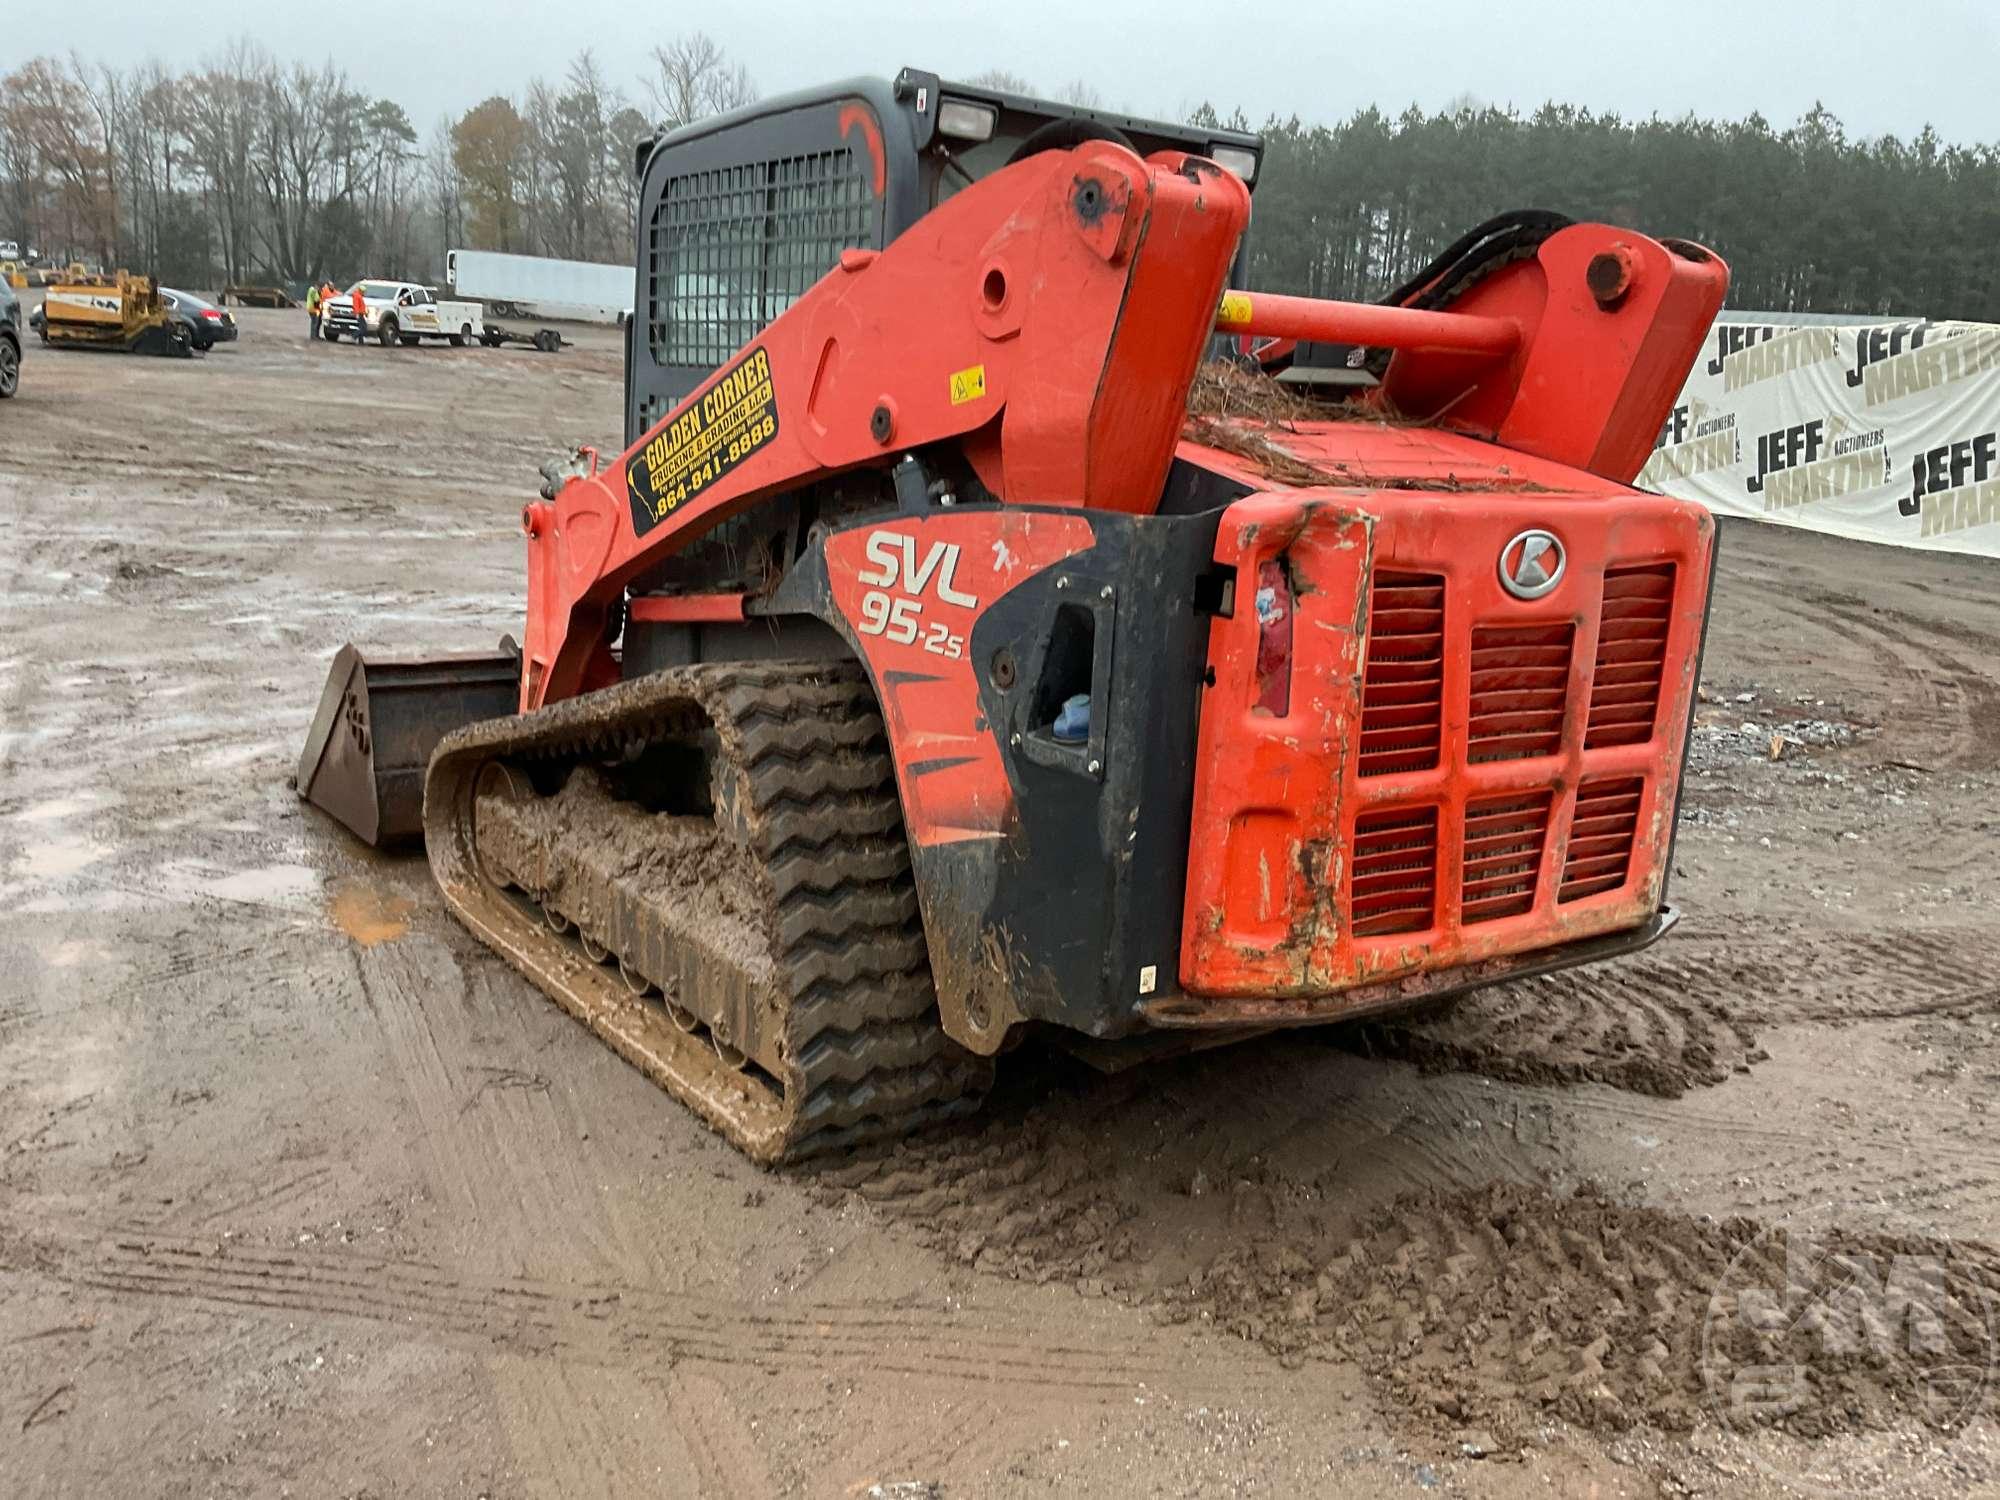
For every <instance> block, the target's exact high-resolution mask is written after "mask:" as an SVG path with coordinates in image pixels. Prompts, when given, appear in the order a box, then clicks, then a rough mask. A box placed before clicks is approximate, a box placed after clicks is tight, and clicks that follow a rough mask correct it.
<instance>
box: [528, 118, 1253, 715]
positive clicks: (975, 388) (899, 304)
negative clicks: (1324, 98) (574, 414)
mask: <svg viewBox="0 0 2000 1500" xmlns="http://www.w3.org/2000/svg"><path fill="white" fill-rule="evenodd" d="M1249 212H1250V200H1249V194H1248V192H1247V190H1246V189H1245V188H1244V186H1243V184H1242V183H1240V182H1239V181H1237V179H1236V178H1234V177H1233V176H1231V175H1230V174H1229V173H1227V172H1225V171H1223V170H1221V169H1220V168H1218V167H1216V166H1215V165H1213V164H1212V163H1210V162H1207V161H1204V160H1201V159H1199V158H1194V157H1167V156H1162V157H1157V158H1155V159H1154V160H1152V161H1141V160H1140V159H1139V158H1138V157H1137V156H1135V155H1133V154H1132V153H1131V152H1129V151H1127V150H1125V149H1123V148H1122V147H1119V146H1116V145H1112V144H1110V143H1106V142H1093V143H1091V144H1089V145H1087V146H1084V147H1081V148H1078V149H1076V150H1074V151H1050V152H1044V153H1042V154H1040V155H1037V156H1033V157H1030V158H1028V159H1027V160H1025V161H1022V162H1019V163H1016V164H1015V165H1013V166H1011V167H1008V168H1006V169H1004V170H1002V171H1000V172H997V173H995V174H993V175H992V176H990V177H987V178H985V179H983V180H982V181H980V182H978V183H976V184H974V185H973V186H972V187H969V188H967V189H966V190H965V191H963V192H961V193H959V194H958V195H957V196H956V197H954V198H952V199H950V200H949V201H948V202H946V203H945V204H943V205H942V206H941V207H939V208H938V209H936V210H935V211H934V212H932V213H931V214H929V215H927V216H926V217H925V218H924V219H923V220H922V221H921V222H920V223H919V224H918V225H916V227H914V228H913V229H911V230H910V231H909V232H908V233H906V234H905V235H903V236H902V237H901V238H900V239H899V240H897V241H896V243H895V244H893V245H891V246H890V247H889V248H888V249H886V250H884V251H881V252H879V253H877V252H872V251H853V250H850V251H848V252H847V253H846V254H845V255H844V256H843V257H842V259H841V262H840V265H839V267H838V268H837V269H836V270H834V271H833V272H831V273H829V274H828V275H827V276H826V277H825V278H823V279H822V280H821V281H820V282H819V283H818V284H817V285H816V286H814V287H813V288H812V290H811V291H809V292H807V293H806V294H805V295H804V296H803V297H801V298H800V299H799V300H798V301H797V302H796V303H795V304H793V306H792V307H791V308H789V309H788V310H787V311H785V312H784V313H782V314H781V315H780V316H779V317H777V318H776V319H774V320H773V321H772V323H771V324H770V326H769V327H768V328H766V329H765V330H764V331H763V333H762V334H760V335H759V336H758V337H757V339H756V340H754V341H753V342H752V343H751V344H750V345H749V346H748V347H746V348H745V349H744V350H743V351H742V352H740V353H739V354H738V355H737V356H736V357H735V358H734V359H732V360H731V361H730V362H729V364H727V365H726V366H724V367H723V369H721V370H720V371H718V372H717V374H716V375H715V376H714V378H713V379H712V380H710V382H709V383H708V384H707V385H706V386H704V387H703V388H702V389H701V390H699V391H697V392H696V393H695V394H694V395H692V396H691V397H689V398H688V400H687V401H685V402H683V403H682V404H681V406H680V407H679V408H677V409H676V410H675V411H674V412H673V413H672V414H670V415H669V416H667V417H666V418H664V419H663V420H662V421H661V422H660V423H659V424H658V425H656V426H655V427H654V428H653V430H652V431H651V432H649V433H648V434H646V436H645V437H643V438H642V439H641V440H640V441H639V442H638V443H636V444H634V445H633V447H632V448H631V449H630V450H628V451H627V452H626V453H625V454H623V455H622V456H621V457H620V458H619V459H618V460H617V461H615V462H614V463H612V464H610V465H608V466H606V467H605V468H604V469H602V470H601V471H600V472H598V473H596V474H594V475H591V476H588V477H585V478H581V479H577V480H573V481H572V482H570V483H569V484H567V485H566V486H565V487H564V488H563V489H562V490H561V491H560V492H558V494H557V496H556V498H555V500H554V501H553V502H538V503H535V504H531V505H530V506H528V507H527V509H526V511H525V512H524V513H523V518H522V522H523V528H524V529H525V530H526V532H527V534H528V539H529V600H528V620H527V629H526V641H525V643H524V651H523V662H522V694H521V707H522V708H523V710H524V711H525V710H527V709H532V708H536V707H539V706H540V705H542V704H543V703H547V702H553V701H556V700H559V699H562V698H566V697H569V696H572V695H574V694H575V693H577V692H579V691H582V690H584V689H585V688H587V687H592V686H597V685H599V684H601V683H602V682H605V681H608V680H610V678H611V675H612V674H611V673H610V672H609V670H608V669H609V658H608V652H607V648H606V646H605V642H604V627H605V622H606V619H607V616H608V615H609V613H610V611H611V610H612V609H613V608H614V607H615V606H616V604H617V602H618V600H619V598H620V595H621V592H622V590H623V589H624V587H625V585H626V583H627V582H628V581H629V580H631V579H632V578H633V577H634V576H636V575H637V574H639V573H641V572H643V571H644V570H645V569H646V568H647V567H648V566H649V565H651V564H653V563H655V562H657V561H658V560H659V559H660V558H662V557H664V556H666V555H667V554H669V553H670V552H672V551H674V550H677V549H678V548H680V547H682V546H685V545H686V544H687V543H688V542H689V541H690V540H692V539H693V538H694V537H696V536H698V535H700V534H701V533H702V532H703V531H705V530H707V529H708V528H709V527H711V526H713V525H715V524H716V523H718V522H720V521H723V520H725V519H727V518H728V517H729V516H731V515H733V514H735V513H737V512H738V511H740V510H742V509H743V508H744V507H746V506H748V505H751V504H754V503H756V502H757V501H759V500H761V499H763V498H765V497H767V496H770V495H773V494H778V493H781V492H783V491H785V490H788V489H792V488H795V487H797V486H799V485H800V484H802V483H804V482H806V481H808V480H810V479H813V478H816V477H818V476H821V475H824V474H828V473H833V472H838V471H840V470H843V469H849V468H853V467H856V466H858V465H863V464H870V463H881V462H884V461H885V460H888V459H892V458H895V457H897V456H900V455H901V454H902V453H904V452H906V451H908V450H910V449H912V448H917V447H921V446H923V445H925V444H929V443H935V442H938V441H940V440H943V439H952V438H956V439H960V440H961V441H962V442H963V444H964V446H965V449H966V451H967V453H968V455H969V456H970V457H971V458H972V460H973V462H974V464H975V465H976V466H977V468H978V469H979V471H980V475H981V478H982V479H983V480H984V481H985V482H986V483H987V485H988V487H989V488H991V489H993V490H994V491H995V492H996V493H1000V494H1003V495H1005V496H1006V497H1008V498H1009V499H1014V500H1020V499H1032V500H1034V501H1035V502H1037V503H1042V504H1056V505H1077V506H1090V507H1095V508H1104V509H1110V510H1122V511H1136V510H1146V509H1150V508H1151V506H1152V504H1153V503H1154V501H1155V499H1156V498H1157V496H1158V494H1159V491H1160V486H1161V483H1162V481H1163V480H1164V477H1165V474H1166V471H1167V466H1168V465H1169V464H1170V463H1171V462H1172V458H1173V449H1174V443H1175V440H1176V438H1177V436H1178V434H1179V432H1180V427H1181V422H1182V418H1183V413H1184V410H1185V404H1186V395H1187V388H1188V385H1189V383H1190V382H1191V381H1192V379H1193V377H1194V371H1195V367H1196V365H1197V364H1198V362H1199V361H1200V358H1201V354H1202V349H1203V345H1204V342H1205V340H1206V339H1207V337H1208V335H1209V332H1210V329H1211V327H1212V325H1213V323H1214V319H1215V308H1216V304H1217V300H1218V299H1219V297H1220V295H1221V292H1222V286H1223V280H1224V277H1225V275H1226V272H1227V269H1228V266H1229V262H1230V257H1231V256H1232V255H1233V254H1234V253H1235V250H1236V244H1237V241H1238V239H1239V238H1240V237H1241V235H1242V232H1243V227H1244V224H1245V222H1246V221H1247V220H1248V218H1249Z"/></svg>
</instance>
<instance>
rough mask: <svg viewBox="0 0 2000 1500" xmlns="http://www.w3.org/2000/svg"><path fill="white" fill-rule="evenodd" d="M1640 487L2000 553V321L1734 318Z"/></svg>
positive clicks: (1784, 517) (1717, 331) (1698, 366)
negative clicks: (1834, 321)
mask: <svg viewBox="0 0 2000 1500" xmlns="http://www.w3.org/2000/svg"><path fill="white" fill-rule="evenodd" d="M1639 484H1640V486H1641V487H1642V488H1645V489H1652V490H1658V491H1661V492H1662V493H1664V494H1669V495H1678V496H1681V497H1684V498H1686V499H1690V500H1699V501H1701V502H1702V503H1703V504H1705V505H1707V506H1708V507H1709V509H1711V510H1714V511H1717V512H1720V513H1721V514H1723V515H1731V516H1754V517H1756V518H1757V519H1759V520H1763V521H1777V522H1781V523H1783V524H1785V525H1789V526H1803V527H1807V528H1810V529H1811V530H1815V531H1828V532H1832V533H1834V534H1835V535H1837V536H1847V537H1857V538H1860V539H1862V540H1865V541H1872V542H1890V543H1894V544H1896V545H1898V546H1904V547H1928V548H1934V549H1936V550H1939V551H1946V552H1973V553H1981V554H1984V555H1985V556H1988V557H2000V326H1996V325H1993V324H1989V323H1872V324H1808V325H1801V326H1791V325H1783V324H1777V325H1774V324H1765V323H1744V322H1733V321H1729V320H1728V318H1727V315H1725V319H1724V321H1721V322H1718V323H1717V324H1716V325H1715V328H1714V330H1713V331H1712V332H1711V334H1710V335H1709V341H1708V347H1707V349H1706V350H1705V351H1704V353H1703V355H1702V357H1701V358H1700V359H1698V360H1697V361H1696V362H1695V367H1694V369H1693V371H1692V372H1691V373H1690V374H1689V376H1688V380H1687V384H1686V385H1685V386H1684V387H1683V388H1682V390H1681V398H1680V401H1679V402H1678V403H1677V404H1676V405H1675V407H1674V410H1673V415H1672V416H1671V417H1670V418H1669V419H1668V421H1667V425H1666V427H1665V429H1664V430H1663V431H1662V432H1661V434H1660V440H1659V446H1658V447H1657V448H1656V449H1655V450H1654V452H1653V456H1652V458H1651V459H1650V460H1648V461H1647V464H1646V467H1645V468H1644V469H1643V470H1642V471H1641V472H1640V475H1639Z"/></svg>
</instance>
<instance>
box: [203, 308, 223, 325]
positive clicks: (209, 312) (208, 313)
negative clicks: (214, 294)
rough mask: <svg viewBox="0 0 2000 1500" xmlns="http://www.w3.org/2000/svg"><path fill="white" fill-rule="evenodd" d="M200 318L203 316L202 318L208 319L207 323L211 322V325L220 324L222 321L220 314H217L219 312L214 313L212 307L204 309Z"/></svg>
mask: <svg viewBox="0 0 2000 1500" xmlns="http://www.w3.org/2000/svg"><path fill="white" fill-rule="evenodd" d="M202 316H203V317H204V318H206V319H208V321H209V322H211V323H220V322H221V321H222V314H221V313H219V312H217V311H216V310H215V309H214V308H212V307H211V308H208V309H206V310H205V311H204V312H203V313H202Z"/></svg>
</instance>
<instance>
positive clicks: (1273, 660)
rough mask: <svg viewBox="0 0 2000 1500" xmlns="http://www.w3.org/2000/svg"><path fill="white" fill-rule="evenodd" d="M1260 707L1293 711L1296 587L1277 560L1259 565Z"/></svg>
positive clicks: (1281, 712)
mask: <svg viewBox="0 0 2000 1500" xmlns="http://www.w3.org/2000/svg"><path fill="white" fill-rule="evenodd" d="M1257 706H1258V707H1259V708H1261V709H1263V710H1264V712H1266V713H1268V714H1275V715H1277V716H1278V717H1279V718H1283V717H1284V716H1285V715H1286V714H1288V713H1290V712H1291V711H1292V585H1291V581H1290V580H1289V579H1287V578H1286V577H1285V569H1284V565H1283V564H1282V563H1279V562H1277V561H1275V560H1273V561H1271V562H1264V563H1259V564H1258V565H1257Z"/></svg>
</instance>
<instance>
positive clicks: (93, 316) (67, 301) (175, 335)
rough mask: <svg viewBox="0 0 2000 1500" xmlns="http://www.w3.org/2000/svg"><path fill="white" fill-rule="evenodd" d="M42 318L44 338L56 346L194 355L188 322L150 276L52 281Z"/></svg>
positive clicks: (121, 275)
mask: <svg viewBox="0 0 2000 1500" xmlns="http://www.w3.org/2000/svg"><path fill="white" fill-rule="evenodd" d="M42 320H43V322H42V341H43V342H44V343H46V344H48V345H50V346H51V347H54V348H67V349H112V350H117V351H121V352H123V353H127V354H170V355H173V356H175V357H176V358H186V357H187V356H188V355H190V354H192V353H193V340H192V338H191V336H190V333H189V329H188V326H187V324H186V323H185V322H183V321H181V320H180V319H178V318H176V317H175V316H174V314H173V310H172V309H171V308H169V307H168V306H167V304H166V303H165V302H163V301H161V300H160V291H159V286H158V284H157V283H156V282H155V281H154V280H153V278H152V277H150V276H132V275H128V274H127V273H126V272H124V271H120V272H118V273H117V274H116V275H112V276H89V275H86V276H77V275H74V274H72V275H70V276H68V277H65V278H63V279H61V280H58V281H55V282H53V283H51V284H50V286H49V289H48V292H47V293H46V294H45V296H44V297H43V300H42Z"/></svg>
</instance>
